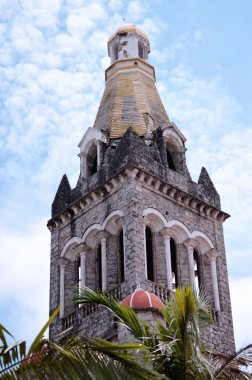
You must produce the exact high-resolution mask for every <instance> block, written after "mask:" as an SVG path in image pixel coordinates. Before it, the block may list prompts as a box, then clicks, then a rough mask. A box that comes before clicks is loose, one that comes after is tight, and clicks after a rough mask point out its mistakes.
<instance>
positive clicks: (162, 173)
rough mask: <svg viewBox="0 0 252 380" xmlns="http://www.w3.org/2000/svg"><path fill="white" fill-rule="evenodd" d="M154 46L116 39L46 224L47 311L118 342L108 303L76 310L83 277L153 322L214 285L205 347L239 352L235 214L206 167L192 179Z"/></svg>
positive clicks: (136, 37)
mask: <svg viewBox="0 0 252 380" xmlns="http://www.w3.org/2000/svg"><path fill="white" fill-rule="evenodd" d="M149 53H150V45H149V40H148V37H147V36H146V34H145V33H144V32H143V31H142V30H140V29H139V28H138V27H136V26H134V25H123V26H121V27H119V28H118V29H117V31H116V32H115V33H114V34H113V35H112V36H111V37H110V39H109V41H108V54H109V56H110V58H111V65H110V67H109V68H108V69H107V70H106V71H105V80H106V86H105V90H104V94H103V97H102V100H101V104H100V107H99V109H98V112H97V116H96V119H95V122H94V125H93V127H90V128H88V129H87V131H86V132H85V134H84V136H83V138H82V140H81V142H80V144H79V148H80V154H79V157H80V176H79V179H78V182H77V185H76V187H75V188H73V189H71V187H70V185H69V182H68V179H67V176H66V175H64V176H63V178H62V180H61V183H60V185H59V188H58V190H57V193H56V195H55V199H54V201H53V204H52V217H51V219H50V220H49V222H48V227H49V229H50V231H51V236H52V240H51V284H50V312H52V311H53V310H54V309H55V308H56V307H57V306H58V305H60V306H61V311H60V316H59V318H58V320H57V321H55V323H54V324H53V325H52V327H51V330H50V335H51V337H55V336H57V335H59V334H64V333H74V334H79V335H80V336H81V335H93V336H102V337H104V338H106V339H111V340H117V339H119V338H118V331H117V328H116V326H115V325H114V322H113V319H112V318H111V316H110V314H109V312H108V311H107V310H104V309H102V308H99V307H97V306H96V305H90V306H89V305H87V306H83V307H78V306H76V305H73V303H72V289H73V287H74V286H75V285H76V284H80V285H86V286H88V287H90V288H93V289H102V290H104V291H107V292H108V293H110V294H111V295H112V296H114V297H116V298H117V299H119V300H124V301H123V302H124V303H125V302H126V304H127V302H128V305H129V306H132V307H135V309H136V310H140V311H141V313H142V314H141V315H144V314H145V313H148V316H149V317H148V318H150V316H151V318H153V319H155V318H157V315H158V312H159V311H158V309H159V308H160V302H161V301H162V302H165V301H166V300H167V299H168V298H169V296H170V294H171V292H174V291H175V289H176V287H177V286H179V285H186V284H192V285H193V286H195V287H196V288H197V287H203V288H204V289H205V290H206V292H207V294H208V296H209V299H210V302H211V305H212V310H213V315H214V316H215V320H214V324H213V325H212V326H211V327H210V329H209V330H208V331H207V332H206V335H205V340H206V342H207V343H209V344H211V345H213V346H214V347H215V348H216V349H217V350H218V351H219V352H220V353H222V354H230V353H231V352H233V351H234V335H233V326H232V313H231V305H230V295H229V285H228V274H227V265H226V255H225V248H224V239H223V229H222V224H223V222H224V221H225V219H226V218H228V217H229V215H228V214H226V213H225V212H223V211H222V210H221V206H220V198H219V195H218V193H217V191H216V189H215V187H214V184H213V182H212V181H211V179H210V177H209V175H208V173H207V171H206V169H205V168H202V170H201V173H200V176H199V179H198V182H193V181H192V179H191V177H190V174H189V171H188V169H187V165H186V156H185V151H186V149H185V142H186V138H185V137H184V135H183V134H182V133H181V131H180V130H179V129H178V127H177V126H176V125H175V124H174V123H173V122H171V121H170V120H169V118H168V116H167V113H166V111H165V109H164V106H163V104H162V101H161V99H160V97H159V94H158V91H157V89H156V86H155V69H154V67H153V66H151V65H150V64H149V63H148V55H149ZM138 290H139V291H138ZM140 290H141V291H140ZM143 297H144V299H143ZM157 297H158V298H159V299H157ZM161 304H162V303H161ZM155 305H156V306H155ZM157 305H158V306H157Z"/></svg>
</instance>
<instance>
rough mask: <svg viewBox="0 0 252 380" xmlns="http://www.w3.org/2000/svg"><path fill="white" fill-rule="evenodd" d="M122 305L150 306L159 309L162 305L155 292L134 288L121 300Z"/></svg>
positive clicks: (134, 306)
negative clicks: (132, 291)
mask: <svg viewBox="0 0 252 380" xmlns="http://www.w3.org/2000/svg"><path fill="white" fill-rule="evenodd" d="M121 304H122V305H124V306H129V307H132V308H133V309H135V308H150V307H153V308H155V309H158V310H161V309H163V307H164V304H163V302H162V301H161V300H160V298H158V297H157V296H156V295H155V294H153V293H150V292H147V290H143V289H136V290H135V291H134V293H131V294H129V295H128V296H127V297H126V298H124V300H123V301H122V302H121Z"/></svg>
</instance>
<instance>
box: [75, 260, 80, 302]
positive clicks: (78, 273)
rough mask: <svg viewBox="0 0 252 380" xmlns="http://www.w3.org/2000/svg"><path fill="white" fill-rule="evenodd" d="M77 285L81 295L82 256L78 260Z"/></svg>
mask: <svg viewBox="0 0 252 380" xmlns="http://www.w3.org/2000/svg"><path fill="white" fill-rule="evenodd" d="M76 285H77V289H78V292H79V294H80V290H81V259H80V256H78V258H77V260H76ZM78 306H79V307H80V306H81V305H80V304H78Z"/></svg>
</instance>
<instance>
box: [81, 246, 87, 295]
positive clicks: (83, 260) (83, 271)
mask: <svg viewBox="0 0 252 380" xmlns="http://www.w3.org/2000/svg"><path fill="white" fill-rule="evenodd" d="M80 266H81V287H82V288H84V286H85V285H86V249H85V250H83V251H82V252H81V253H80Z"/></svg>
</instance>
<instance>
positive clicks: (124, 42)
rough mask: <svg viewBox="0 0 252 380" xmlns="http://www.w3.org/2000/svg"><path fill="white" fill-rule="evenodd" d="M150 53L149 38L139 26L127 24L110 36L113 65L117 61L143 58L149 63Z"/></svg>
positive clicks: (109, 51)
mask: <svg viewBox="0 0 252 380" xmlns="http://www.w3.org/2000/svg"><path fill="white" fill-rule="evenodd" d="M149 53H150V42H149V38H148V36H147V35H146V33H144V32H143V31H142V30H141V29H140V28H139V27H138V26H136V25H132V24H125V25H121V26H119V28H118V29H117V30H116V31H115V32H114V33H113V34H112V35H111V36H110V38H109V40H108V55H109V57H110V59H111V64H113V63H114V62H115V61H117V60H122V59H128V58H141V59H143V60H145V61H148V54H149Z"/></svg>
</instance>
